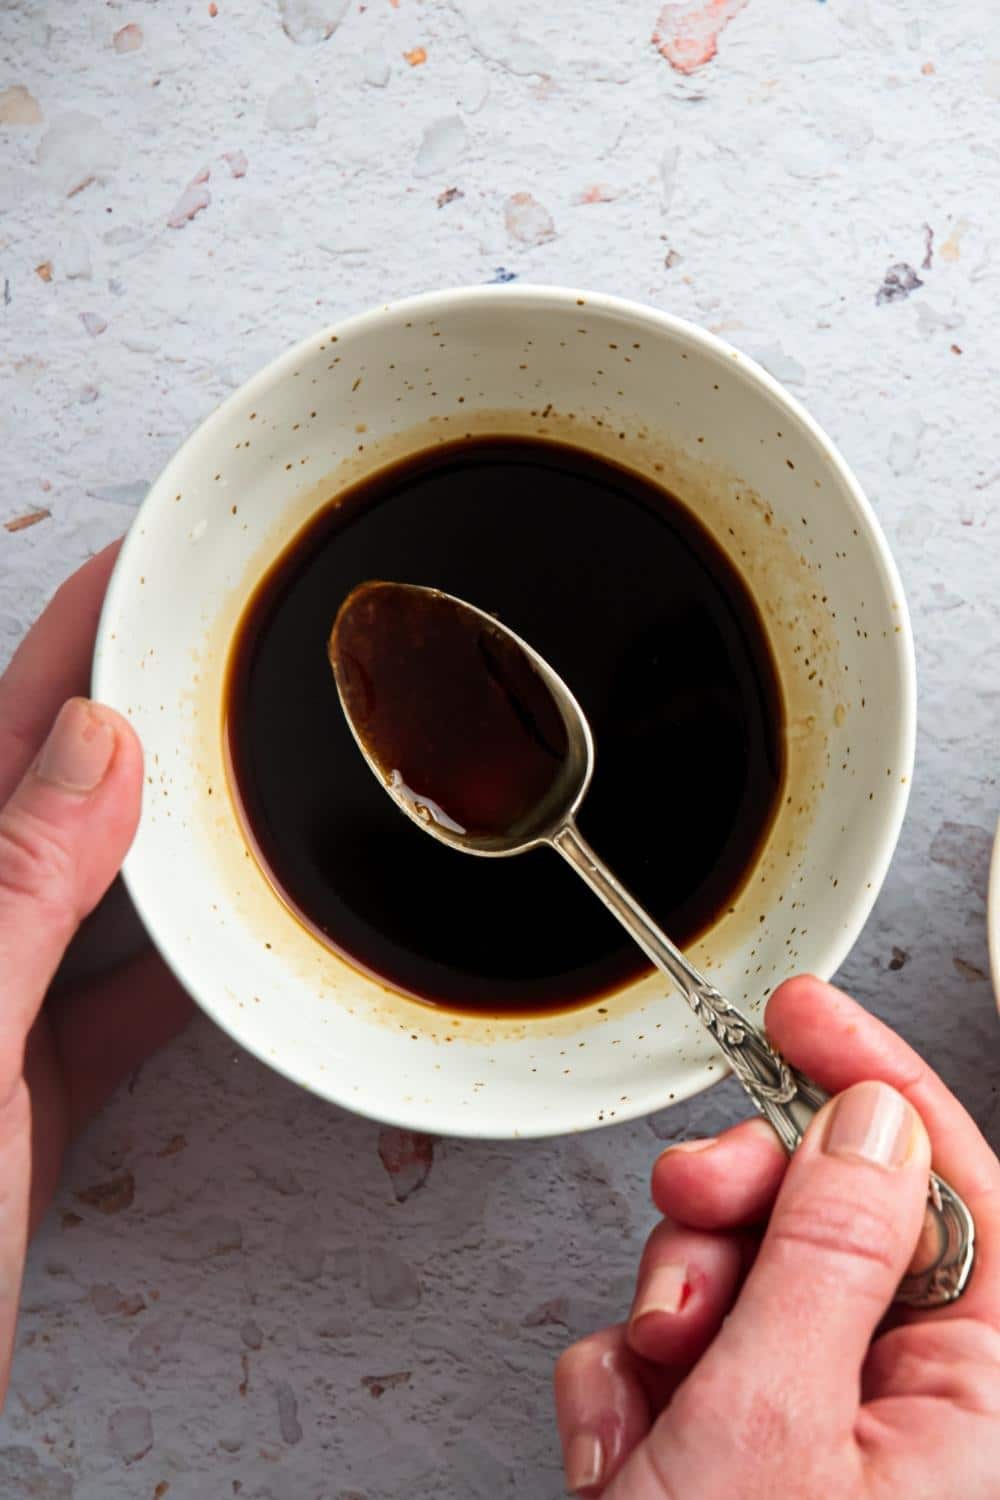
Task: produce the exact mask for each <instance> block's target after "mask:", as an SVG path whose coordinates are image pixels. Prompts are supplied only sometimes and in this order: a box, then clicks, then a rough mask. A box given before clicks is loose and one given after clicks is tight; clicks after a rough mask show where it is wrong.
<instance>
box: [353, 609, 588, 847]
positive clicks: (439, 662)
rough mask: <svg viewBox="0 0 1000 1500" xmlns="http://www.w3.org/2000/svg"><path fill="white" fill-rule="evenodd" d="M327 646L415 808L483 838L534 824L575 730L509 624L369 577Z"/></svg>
mask: <svg viewBox="0 0 1000 1500" xmlns="http://www.w3.org/2000/svg"><path fill="white" fill-rule="evenodd" d="M329 654H330V665H331V666H332V668H333V671H334V675H335V677H336V679H337V685H338V687H339V689H340V695H341V698H342V700H343V703H344V710H345V712H346V714H347V716H348V718H349V719H350V720H351V721H352V723H353V725H354V728H355V731H356V733H357V734H358V736H359V737H360V739H361V741H362V743H363V745H364V747H365V749H366V750H367V752H368V754H369V755H370V756H371V758H372V760H373V761H374V762H375V764H376V766H377V767H378V769H379V772H380V774H381V776H382V779H383V781H386V782H388V783H390V785H395V786H398V787H399V789H400V792H401V793H402V797H403V800H405V801H406V803H407V804H408V805H409V806H410V807H412V808H414V810H415V811H416V812H417V814H418V816H422V817H423V818H424V819H425V820H427V821H430V822H434V823H437V824H438V825H439V826H441V827H442V828H444V829H446V830H449V831H450V832H452V833H455V834H458V835H462V836H463V837H465V838H467V839H471V840H477V841H478V840H481V841H483V842H484V843H486V844H489V842H490V841H494V840H497V839H500V840H509V839H515V840H516V839H517V838H518V837H522V838H524V837H527V836H528V834H529V832H530V831H532V830H535V831H537V828H538V825H539V822H540V819H539V816H538V814H539V809H540V808H544V807H545V806H546V803H547V802H548V801H550V800H551V797H552V795H553V793H554V792H555V791H556V789H557V786H558V785H559V783H560V779H561V773H562V772H563V771H564V769H565V768H566V761H567V754H568V750H569V737H568V735H567V733H566V725H565V723H564V722H563V718H562V714H561V713H560V712H559V706H558V704H557V703H556V701H555V699H554V698H553V696H552V694H551V692H550V691H549V689H548V687H547V686H546V684H545V682H544V681H543V679H542V677H541V675H540V674H539V673H538V671H537V670H536V669H535V667H534V665H533V664H532V662H531V660H530V658H529V657H528V656H527V655H526V653H525V652H524V651H522V650H521V647H520V646H519V645H518V644H517V642H516V641H513V640H512V639H511V638H510V636H509V635H507V633H506V632H505V631H503V630H501V629H500V628H499V627H498V626H497V625H495V624H494V623H493V622H492V621H491V620H484V619H483V617H482V616H481V615H480V614H479V613H478V612H477V611H475V610H470V609H466V608H464V607H463V605H462V604H461V603H459V602H458V601H456V600H454V599H452V598H451V597H450V596H449V595H447V594H441V593H438V592H437V591H435V590H431V589H422V588H412V587H410V586H408V585H406V584H399V583H384V582H374V583H363V584H361V585H360V587H358V588H356V589H354V591H353V592H352V593H350V594H349V595H348V596H347V598H346V599H345V601H344V603H343V604H342V605H341V607H340V612H339V614H338V615H337V619H336V623H335V627H334V630H333V634H332V635H331V637H330V653H329Z"/></svg>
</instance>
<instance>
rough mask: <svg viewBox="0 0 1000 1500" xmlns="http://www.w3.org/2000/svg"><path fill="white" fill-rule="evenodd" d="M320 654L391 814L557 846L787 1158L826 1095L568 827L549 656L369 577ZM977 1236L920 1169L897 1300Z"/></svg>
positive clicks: (563, 742) (574, 770) (572, 765)
mask: <svg viewBox="0 0 1000 1500" xmlns="http://www.w3.org/2000/svg"><path fill="white" fill-rule="evenodd" d="M329 654H330V663H331V665H332V667H333V672H334V677H335V679H336V683H337V689H338V692H339V694H340V700H341V703H342V704H343V708H344V712H345V714H346V715H347V720H348V723H349V724H350V727H351V730H352V732H353V734H354V737H355V739H356V740H357V742H358V745H359V747H360V749H361V752H362V754H363V755H364V757H365V759H366V760H367V762H368V764H369V766H370V767H371V769H372V770H373V771H374V773H375V775H376V776H377V777H378V779H379V780H380V781H381V782H382V784H383V785H384V786H385V789H386V791H387V792H388V793H389V795H390V796H391V797H392V798H393V800H394V801H395V803H396V805H397V806H398V807H399V808H400V809H401V811H403V812H404V813H406V815H407V817H409V818H411V819H413V821H414V822H415V823H417V824H418V825H419V826H420V827H421V828H422V829H423V830H424V832H425V833H428V834H430V835H431V837H432V838H436V839H438V840H439V841H440V842H441V843H444V844H449V845H451V847H452V848H454V849H460V850H462V851H463V852H464V853H466V854H475V855H479V856H481V857H487V858H498V857H503V856H506V855H510V854H522V853H524V852H525V851H526V850H528V849H534V848H537V847H538V846H539V845H541V844H548V845H550V846H551V847H552V848H553V849H555V850H557V851H558V853H559V854H561V855H562V857H563V858H564V859H565V860H566V861H567V863H568V864H570V865H571V866H572V867H573V869H574V870H575V871H576V873H577V874H578V875H579V876H580V877H581V878H582V879H583V880H585V881H586V883H587V884H588V885H589V886H590V888H591V890H592V891H593V892H594V893H595V895H597V896H599V897H600V899H601V900H602V901H603V902H604V904H605V906H607V907H608V909H609V910H610V911H611V912H612V913H613V914H614V915H615V916H616V917H617V918H618V920H619V921H620V922H621V924H622V925H623V927H625V928H626V930H627V931H628V932H629V934H630V935H631V937H632V938H633V939H634V941H635V942H636V943H638V945H639V947H640V948H641V949H642V950H643V952H644V953H645V954H646V955H647V957H648V958H649V959H650V960H651V961H652V962H653V963H654V964H655V965H656V967H657V968H658V969H660V970H661V971H662V972H663V973H664V974H666V975H667V977H668V978H669V979H671V980H672V981H673V983H674V985H675V986H676V987H677V989H678V990H680V992H681V994H682V995H683V997H684V998H685V1000H686V1001H687V1002H688V1005H689V1006H690V1007H691V1009H692V1010H693V1011H694V1014H695V1015H696V1016H697V1017H698V1019H699V1020H700V1021H701V1022H702V1024H703V1025H704V1026H705V1027H706V1028H707V1029H708V1031H710V1032H711V1034H712V1036H713V1037H714V1038H715V1041H716V1043H717V1044H718V1046H719V1047H720V1049H721V1050H722V1052H723V1053H724V1054H725V1056H726V1059H727V1061H728V1062H729V1064H730V1066H731V1067H732V1069H733V1072H734V1073H735V1074H736V1076H737V1078H738V1079H739V1080H740V1082H741V1083H742V1085H743V1087H744V1088H745V1089H746V1091H747V1093H748V1094H749V1095H750V1098H751V1099H752V1100H753V1103H754V1104H755V1105H756V1107H757V1109H758V1110H760V1112H761V1114H762V1115H764V1116H765V1117H766V1118H767V1119H768V1120H769V1121H770V1123H771V1125H773V1127H774V1129H775V1130H776V1131H777V1133H778V1135H779V1136H780V1138H781V1141H782V1143H783V1144H784V1146H785V1148H786V1149H787V1150H788V1151H790V1152H791V1151H794V1150H795V1148H796V1147H797V1146H798V1144H799V1142H800V1141H801V1139H802V1136H803V1133H804V1131H805V1129H806V1126H807V1125H808V1124H809V1121H810V1120H811V1119H812V1118H813V1116H814V1115H815V1114H816V1112H817V1111H818V1110H819V1109H820V1107H821V1106H822V1105H823V1103H824V1102H825V1101H826V1099H827V1097H828V1096H827V1094H826V1093H825V1092H824V1091H823V1090H822V1089H821V1088H820V1087H819V1086H818V1085H817V1084H815V1083H813V1082H812V1081H811V1080H810V1079H808V1078H806V1077H804V1076H803V1075H802V1074H801V1073H799V1072H798V1070H797V1069H795V1068H793V1067H791V1066H790V1065H789V1064H788V1063H786V1062H785V1060H784V1059H783V1058H782V1057H780V1056H779V1055H778V1053H776V1052H775V1051H774V1049H773V1048H772V1046H771V1044H770V1043H769V1041H768V1040H767V1037H766V1036H765V1034H764V1032H763V1030H762V1029H761V1028H760V1027H759V1026H757V1025H755V1024H754V1022H752V1021H751V1020H750V1019H749V1018H748V1017H747V1016H745V1015H744V1014H743V1013H742V1012H741V1011H739V1010H738V1009H737V1008H736V1006H734V1005H732V1004H730V1002H729V1001H728V1000H726V999H724V997H723V996H722V995H721V994H720V993H719V991H718V990H717V989H716V988H715V986H714V985H712V984H710V983H709V982H708V980H707V979H706V978H705V976H704V975H703V974H701V973H699V971H698V970H697V969H696V968H695V967H694V965H693V964H691V963H690V962H689V961H688V960H687V959H686V958H685V956H684V954H683V953H681V951H680V950H679V949H678V948H676V947H675V946H674V944H673V943H672V942H671V941H670V939H669V938H668V937H667V935H666V934H665V933H664V932H661V930H660V929H659V927H658V926H657V925H656V923H655V922H654V921H653V920H652V918H651V917H650V916H649V915H648V913H647V912H645V911H644V910H643V909H642V907H641V906H639V904H638V903H637V902H636V901H635V900H634V899H633V898H632V897H631V896H630V895H629V893H628V891H627V890H625V888H624V886H622V885H621V884H620V883H619V881H618V880H616V879H615V877H614V875H613V874H612V873H611V871H610V870H609V869H608V868H607V866H606V865H605V864H604V863H603V862H602V860H601V859H600V858H599V856H598V855H597V854H595V852H594V851H593V850H592V849H591V848H590V847H589V845H588V844H587V843H586V841H585V840H584V839H583V837H582V836H581V834H580V832H579V830H578V829H577V827H576V823H575V821H574V820H575V815H576V813H577V810H578V809H579V807H580V804H581V802H582V801H583V798H584V796H585V794H586V791H587V788H588V786H589V784H590V779H591V776H592V774H593V766H594V744H593V737H592V735H591V732H590V726H589V725H588V723H587V720H586V718H585V716H584V714H583V711H582V709H581V708H580V705H579V704H578V703H577V701H576V699H575V698H574V697H573V695H572V693H571V692H570V690H569V688H568V687H567V686H566V684H565V683H564V682H563V681H562V679H561V678H560V677H559V676H558V675H557V674H556V673H555V672H554V671H553V670H552V668H551V667H550V666H549V665H548V663H547V662H545V661H544V660H543V659H542V658H541V657H540V656H539V655H538V653H537V652H536V651H533V650H532V648H531V647H530V646H528V645H527V644H526V643H525V642H524V641H522V640H521V639H520V637H518V636H516V635H515V634H514V633H513V631H510V630H508V629H507V628H506V627H505V626H503V625H501V624H500V623H499V622H498V621H497V620H495V619H494V618H493V617H492V616H491V615H488V614H486V613H484V612H483V611H482V610H479V609H476V608H475V607H474V606H472V605H471V604H466V603H464V602H463V601H462V600H460V599H455V598H453V597H452V596H451V595H448V594H442V593H439V592H438V591H437V590H435V589H427V588H418V587H415V586H414V585H411V584H397V583H365V584H362V585H360V587H358V588H356V589H355V590H354V591H353V593H351V594H350V595H349V596H348V597H347V599H346V600H345V601H344V603H343V605H342V606H341V608H340V611H339V613H338V615H337V619H336V621H335V623H334V628H333V632H332V634H331V637H330V644H329ZM974 1234H975V1230H974V1225H973V1221H972V1217H971V1215H970V1213H969V1211H968V1209H967V1208H966V1206H965V1204H964V1203H963V1202H962V1200H961V1198H959V1197H958V1195H957V1194H956V1193H954V1192H953V1191H952V1189H951V1188H950V1187H949V1186H948V1185H947V1183H945V1182H943V1181H942V1180H941V1179H940V1178H938V1177H937V1176H935V1175H934V1174H933V1173H932V1174H931V1179H930V1187H929V1192H928V1205H927V1214H926V1217H925V1223H924V1231H923V1233H922V1235H921V1239H920V1245H919V1247H918V1250H917V1254H916V1256H915V1258H914V1262H913V1263H912V1264H911V1266H910V1270H909V1271H908V1273H907V1275H906V1276H905V1277H904V1278H903V1281H902V1282H901V1284H900V1287H899V1290H898V1292H897V1296H896V1300H897V1301H898V1302H902V1303H906V1304H908V1305H909V1306H912V1307H925V1308H926V1307H937V1306H941V1305H943V1304H945V1303H947V1302H952V1301H954V1300H955V1299H956V1298H957V1297H959V1296H961V1294H962V1292H963V1290H964V1289H965V1286H966V1283H967V1282H968V1279H969V1276H970V1274H971V1271H972V1264H973V1258H974Z"/></svg>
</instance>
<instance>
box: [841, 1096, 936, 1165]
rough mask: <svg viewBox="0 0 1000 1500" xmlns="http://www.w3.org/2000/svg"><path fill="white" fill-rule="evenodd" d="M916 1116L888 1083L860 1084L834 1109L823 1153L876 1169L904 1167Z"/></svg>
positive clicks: (843, 1097) (842, 1098)
mask: <svg viewBox="0 0 1000 1500" xmlns="http://www.w3.org/2000/svg"><path fill="white" fill-rule="evenodd" d="M914 1124H915V1116H914V1114H913V1110H912V1109H911V1108H910V1106H909V1105H908V1104H907V1102H906V1100H905V1099H904V1098H903V1096H902V1095H901V1094H897V1092H896V1090H895V1089H893V1088H890V1087H889V1085H888V1084H887V1083H858V1084H855V1086H854V1087H853V1088H850V1089H848V1090H847V1091H846V1093H843V1094H841V1096H840V1098H839V1099H838V1100H837V1101H836V1103H835V1104H834V1106H833V1114H832V1118H831V1120H830V1124H829V1126H828V1127H827V1133H826V1142H825V1145H824V1148H823V1149H824V1150H825V1151H826V1154H827V1155H828V1156H845V1157H849V1158H852V1159H853V1160H855V1161H866V1162H871V1164H872V1165H873V1166H876V1167H901V1166H902V1165H903V1163H904V1162H905V1161H906V1159H907V1158H908V1156H909V1154H910V1145H911V1142H912V1140H913V1127H914Z"/></svg>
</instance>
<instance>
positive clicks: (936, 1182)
mask: <svg viewBox="0 0 1000 1500" xmlns="http://www.w3.org/2000/svg"><path fill="white" fill-rule="evenodd" d="M551 843H552V845H553V847H554V848H556V849H558V851H559V853H560V854H561V855H562V856H563V858H564V859H565V860H566V861H567V862H568V863H569V864H571V865H572V866H573V868H574V870H576V872H577V874H578V875H580V876H582V878H583V879H584V880H585V881H586V882H587V884H588V885H589V886H590V888H591V890H592V891H594V893H595V894H596V895H597V896H599V897H600V898H601V900H602V901H603V902H604V904H605V906H607V907H608V908H609V910H610V911H612V912H613V913H614V915H615V916H616V917H617V918H618V920H619V921H620V922H621V923H622V925H623V926H624V927H625V928H626V929H627V930H628V932H629V933H630V934H631V936H632V937H633V938H634V940H635V941H636V942H637V943H638V944H639V947H640V948H642V950H643V951H644V952H645V953H646V954H647V955H648V956H649V958H650V959H651V960H652V961H653V963H654V964H655V965H656V966H657V968H658V969H660V970H662V972H663V973H665V974H666V975H667V976H668V977H669V978H670V979H672V980H673V982H674V984H675V985H676V987H677V988H678V989H679V990H680V992H681V994H682V995H683V996H684V998H685V1000H686V1001H687V1003H688V1005H690V1007H691V1009H692V1010H693V1011H694V1013H695V1015H696V1016H697V1017H698V1019H699V1021H701V1023H702V1025H703V1026H705V1027H706V1029H707V1030H708V1031H709V1032H711V1034H712V1036H713V1037H714V1038H715V1040H716V1042H717V1043H718V1045H719V1047H720V1048H721V1050H722V1051H723V1052H724V1053H725V1056H726V1058H727V1060H728V1062H729V1064H730V1066H731V1067H732V1069H733V1072H734V1073H735V1074H736V1076H737V1078H738V1079H739V1081H740V1083H742V1085H743V1087H744V1088H745V1089H746V1091H747V1093H748V1094H749V1095H750V1098H751V1099H752V1100H753V1102H754V1104H755V1105H756V1107H757V1108H758V1109H759V1110H760V1112H761V1114H762V1115H764V1117H765V1118H766V1119H767V1120H769V1121H770V1123H771V1124H772V1125H773V1126H774V1128H775V1130H776V1131H777V1133H778V1135H779V1136H780V1138H781V1141H782V1144H783V1145H784V1147H785V1149H786V1150H787V1151H789V1152H792V1151H794V1150H795V1148H796V1147H797V1146H798V1144H799V1142H800V1141H801V1140H802V1136H803V1134H804V1133H805V1129H806V1127H807V1125H808V1124H809V1121H810V1120H811V1119H812V1118H813V1116H814V1115H815V1114H816V1112H817V1111H818V1110H819V1109H821V1108H822V1106H823V1104H824V1103H825V1102H826V1100H827V1098H828V1097H829V1096H828V1095H827V1094H826V1093H825V1092H824V1090H823V1089H821V1088H820V1087H819V1085H818V1084H815V1083H813V1082H812V1081H811V1079H809V1078H806V1077H805V1076H804V1075H803V1074H802V1073H800V1072H799V1071H798V1070H797V1069H796V1068H793V1067H792V1066H791V1065H790V1064H789V1063H787V1062H785V1060H784V1058H783V1057H781V1056H779V1054H778V1053H777V1052H775V1050H774V1048H773V1047H772V1046H771V1044H770V1042H769V1041H768V1040H767V1037H766V1036H765V1035H764V1032H763V1031H762V1030H761V1029H760V1027H759V1026H756V1025H755V1024H754V1023H753V1021H751V1020H750V1019H749V1017H747V1016H745V1015H743V1013H742V1012H741V1011H739V1010H737V1008H736V1006H735V1005H731V1004H730V1003H729V1001H728V1000H726V999H724V998H723V996H722V995H720V993H719V991H718V990H717V989H716V988H715V986H714V985H713V984H709V982H708V980H707V979H706V978H705V976H704V975H703V974H701V973H699V971H698V970H697V969H696V968H695V967H694V965H693V964H691V963H689V962H688V960H687V959H686V958H685V957H684V955H683V953H681V951H680V949H679V948H675V947H674V945H673V943H672V942H671V941H670V939H669V938H668V937H667V935H666V933H664V932H661V931H660V929H659V927H657V926H656V924H655V923H654V922H653V921H652V920H651V918H650V917H649V916H648V915H647V913H646V912H645V911H643V909H642V907H641V906H639V905H638V903H637V902H636V901H635V900H633V898H632V897H631V896H630V895H629V893H628V891H626V890H625V888H624V886H622V885H620V884H619V882H618V881H617V880H616V879H615V877H614V875H612V873H611V871H610V870H609V869H608V868H607V866H606V865H605V864H604V863H603V861H602V860H600V859H599V858H598V856H597V855H596V854H595V853H594V851H593V850H592V849H591V848H590V847H589V845H588V844H587V843H586V841H585V840H584V839H583V838H582V837H581V835H580V833H579V832H578V830H577V828H576V826H575V824H573V823H572V822H568V823H566V824H564V825H563V826H562V827H561V828H560V829H559V830H558V831H557V832H556V833H555V834H554V835H553V836H552V839H551ZM974 1258H975V1225H974V1223H973V1219H972V1215H971V1214H970V1213H969V1210H968V1208H967V1207H966V1206H965V1204H964V1203H963V1202H962V1200H961V1198H960V1197H959V1196H958V1194H957V1193H956V1192H954V1191H953V1190H952V1189H951V1188H950V1187H949V1186H948V1184H947V1183H946V1182H943V1181H942V1180H941V1178H940V1177H938V1176H936V1174H935V1173H933V1172H932V1173H931V1176H930V1184H929V1187H928V1193H927V1212H926V1215H925V1219H924V1230H923V1233H922V1234H921V1237H920V1243H919V1246H918V1248H917V1253H916V1255H915V1257H914V1260H913V1262H912V1263H911V1265H910V1269H909V1270H908V1272H907V1274H906V1275H905V1276H904V1277H903V1280H902V1281H901V1282H900V1285H899V1289H898V1291H897V1293H896V1301H897V1302H902V1303H905V1304H906V1305H907V1306H909V1307H942V1306H944V1304H945V1303H948V1302H954V1300H955V1299H956V1298H957V1297H960V1296H961V1295H962V1292H963V1291H964V1290H965V1286H966V1283H967V1282H968V1280H969V1276H970V1274H971V1272H972V1265H973V1260H974Z"/></svg>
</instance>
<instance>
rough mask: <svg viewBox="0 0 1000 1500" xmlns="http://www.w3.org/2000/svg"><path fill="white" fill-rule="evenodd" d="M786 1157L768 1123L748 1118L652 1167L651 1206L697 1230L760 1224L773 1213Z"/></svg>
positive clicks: (688, 1144)
mask: <svg viewBox="0 0 1000 1500" xmlns="http://www.w3.org/2000/svg"><path fill="white" fill-rule="evenodd" d="M787 1166H788V1155H787V1153H786V1151H785V1149H784V1147H783V1146H782V1144H781V1142H780V1141H779V1140H778V1137H777V1136H776V1135H775V1133H774V1131H773V1130H772V1129H771V1127H770V1125H768V1123H767V1121H766V1120H761V1119H753V1120H744V1121H743V1122H742V1123H741V1124H740V1125H734V1126H733V1127H732V1129H731V1130H726V1131H723V1133H722V1134H721V1135H719V1136H716V1137H714V1138H713V1139H710V1140H705V1141H684V1142H681V1144H680V1145H677V1146H671V1147H669V1148H668V1149H667V1150H666V1151H664V1152H663V1154H662V1156H660V1158H659V1159H658V1161H657V1162H656V1164H655V1165H654V1167H653V1202H654V1203H655V1204H656V1206H657V1208H658V1209H659V1210H660V1212H661V1213H662V1214H663V1215H664V1217H665V1218H668V1219H673V1220H674V1221H675V1222H676V1223H680V1224H687V1225H689V1226H690V1227H691V1228H693V1229H711V1230H714V1229H736V1228H740V1227H742V1226H744V1225H747V1224H759V1223H760V1222H761V1221H762V1220H763V1219H765V1218H766V1217H767V1215H768V1214H769V1213H770V1211H771V1205H772V1203H773V1202H774V1200H775V1197H776V1196H777V1192H778V1188H779V1187H780V1186H781V1180H782V1178H783V1177H784V1175H785V1168H786V1167H787Z"/></svg>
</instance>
